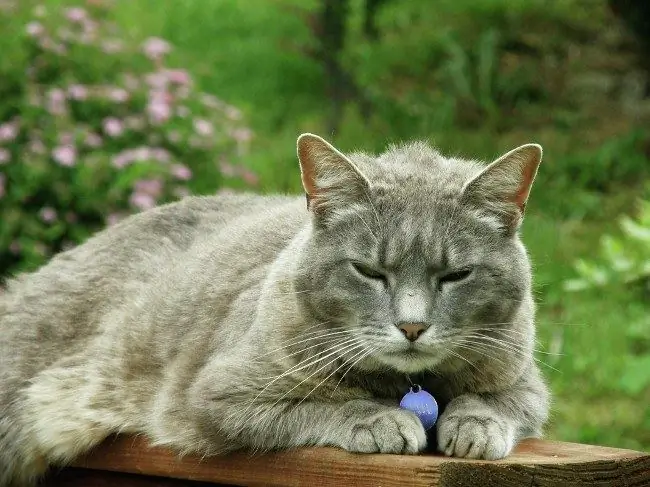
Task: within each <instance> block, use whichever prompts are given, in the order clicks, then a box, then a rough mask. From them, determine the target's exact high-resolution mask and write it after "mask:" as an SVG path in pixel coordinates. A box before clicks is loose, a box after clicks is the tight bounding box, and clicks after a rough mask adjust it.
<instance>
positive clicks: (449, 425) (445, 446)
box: [437, 414, 515, 460]
mask: <svg viewBox="0 0 650 487" xmlns="http://www.w3.org/2000/svg"><path fill="white" fill-rule="evenodd" d="M437 439H438V449H439V450H440V451H441V452H442V453H444V454H445V455H447V456H454V457H461V458H476V459H479V458H480V459H485V460H498V459H500V458H503V457H505V456H507V455H508V454H509V453H510V451H511V450H512V448H513V446H514V444H515V428H514V426H513V425H511V424H509V422H507V421H500V420H498V419H496V418H490V417H487V416H483V415H480V416H479V415H469V414H468V415H449V416H445V415H443V416H442V417H441V418H440V421H439V423H438V434H437Z"/></svg>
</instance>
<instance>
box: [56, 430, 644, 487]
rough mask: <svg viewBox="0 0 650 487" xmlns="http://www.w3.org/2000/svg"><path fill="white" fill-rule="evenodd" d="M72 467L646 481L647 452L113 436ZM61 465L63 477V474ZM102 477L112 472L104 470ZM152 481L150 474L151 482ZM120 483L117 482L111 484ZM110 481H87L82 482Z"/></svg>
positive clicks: (252, 482)
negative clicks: (255, 451)
mask: <svg viewBox="0 0 650 487" xmlns="http://www.w3.org/2000/svg"><path fill="white" fill-rule="evenodd" d="M75 467H77V469H75V471H77V472H86V475H91V474H90V473H88V472H92V471H105V472H120V473H122V474H139V475H146V476H149V477H153V478H155V477H165V478H169V479H181V480H183V481H189V482H188V483H187V484H184V483H181V484H177V483H175V484H172V483H169V484H165V483H160V484H146V483H142V484H135V483H133V484H129V483H126V482H124V483H123V485H125V486H126V485H134V486H136V485H142V486H148V485H170V486H172V485H194V484H192V483H191V482H210V483H213V484H231V485H241V486H302V485H316V486H318V487H341V486H359V487H364V486H368V487H370V486H372V487H375V486H382V487H404V486H438V487H461V486H462V487H474V486H476V487H478V486H481V487H485V486H492V485H494V486H504V487H509V486H521V485H525V486H539V487H545V486H549V487H550V486H552V487H560V486H581V487H584V486H586V485H594V486H599V487H605V486H621V487H623V486H625V487H641V486H650V455H649V454H647V453H641V452H635V451H631V450H621V449H616V448H607V447H599V446H591V445H580V444H575V443H562V442H553V441H541V440H533V439H530V440H525V441H523V442H522V443H521V444H520V445H519V446H518V447H517V449H516V451H515V452H514V453H513V454H512V455H511V456H509V457H508V458H507V459H504V460H501V461H498V462H487V461H471V460H462V459H452V458H446V457H442V456H436V455H420V456H406V455H355V454H351V453H346V452H343V451H340V450H336V449H332V448H307V449H301V450H294V451H289V452H279V453H271V454H265V455H258V456H251V455H247V454H243V453H242V454H234V455H229V456H225V457H211V458H205V459H201V458H198V457H193V456H187V457H183V458H180V457H178V456H176V455H174V454H173V453H171V452H170V451H168V450H166V449H163V448H150V447H148V445H147V442H146V440H144V439H142V438H131V437H116V438H110V439H109V440H107V441H106V442H104V443H103V444H102V445H100V446H99V447H98V448H97V449H95V450H94V451H93V452H92V453H91V454H90V455H88V456H86V457H84V458H81V459H79V460H78V461H77V462H76V463H75ZM66 472H69V470H68V471H66V470H64V471H63V473H62V474H60V475H67V473H66ZM105 475H111V474H109V473H106V474H105ZM148 481H151V479H148ZM118 484H122V482H116V483H114V484H112V485H118ZM45 485H47V486H52V487H53V486H63V485H70V486H72V485H88V486H91V485H97V486H103V485H107V484H103V483H99V481H97V482H89V483H86V484H83V483H79V484H52V483H46V484H45Z"/></svg>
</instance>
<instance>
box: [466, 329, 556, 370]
mask: <svg viewBox="0 0 650 487" xmlns="http://www.w3.org/2000/svg"><path fill="white" fill-rule="evenodd" d="M482 338H486V337H482ZM467 343H472V344H473V345H477V346H479V347H482V348H483V349H490V348H491V349H493V350H499V351H502V352H511V353H515V354H517V355H521V356H526V355H527V354H528V352H529V350H528V349H525V348H515V347H513V346H512V345H514V344H505V343H499V344H497V343H487V342H484V341H483V342H477V341H468V342H467ZM509 346H510V348H508V347H509ZM477 352H478V353H481V352H479V351H478V350H477ZM486 356H488V355H486ZM489 357H490V358H493V359H495V360H499V359H498V357H496V356H494V355H492V356H489ZM532 359H533V360H534V361H535V362H537V363H539V364H541V365H544V366H546V367H548V368H549V369H551V370H554V371H555V372H558V373H562V371H561V370H558V369H556V368H555V367H553V366H552V365H550V364H548V363H546V362H544V361H543V360H541V359H539V358H537V357H535V356H534V355H533V356H532ZM499 361H500V360H499ZM502 363H503V362H502Z"/></svg>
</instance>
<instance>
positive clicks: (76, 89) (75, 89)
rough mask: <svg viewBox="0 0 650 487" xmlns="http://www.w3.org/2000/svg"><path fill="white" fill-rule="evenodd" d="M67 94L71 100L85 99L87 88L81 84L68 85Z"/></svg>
mask: <svg viewBox="0 0 650 487" xmlns="http://www.w3.org/2000/svg"><path fill="white" fill-rule="evenodd" d="M68 95H69V96H70V98H72V99H73V100H85V99H86V98H88V89H87V88H86V87H85V86H83V85H70V87H69V88H68Z"/></svg>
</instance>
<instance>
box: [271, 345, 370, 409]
mask: <svg viewBox="0 0 650 487" xmlns="http://www.w3.org/2000/svg"><path fill="white" fill-rule="evenodd" d="M359 347H363V345H362V344H360V343H358V342H356V343H353V344H351V345H346V346H345V347H343V348H341V349H340V350H338V351H337V352H336V353H338V354H339V355H338V356H337V357H334V358H333V359H332V360H330V361H329V362H327V363H325V364H324V365H321V366H320V367H319V368H317V369H316V370H315V371H314V372H312V373H311V374H309V375H308V376H307V377H305V378H304V379H302V380H301V381H300V382H298V384H296V385H295V386H293V387H292V388H291V389H289V390H288V391H286V392H285V393H284V394H282V396H280V397H279V398H278V399H277V400H276V401H275V402H274V403H273V404H271V405H270V406H269V408H268V409H269V410H273V408H274V407H275V406H276V405H277V404H279V403H280V401H282V400H283V399H284V398H285V397H287V396H288V395H289V394H291V393H292V392H293V391H295V390H296V389H297V388H298V387H300V386H301V385H302V384H303V383H305V382H306V381H307V380H309V379H311V378H312V377H313V376H314V375H316V374H318V373H319V372H320V371H321V370H323V369H325V368H327V367H328V366H329V365H331V364H332V363H334V362H336V361H337V360H340V358H341V357H342V353H344V352H352V351H354V350H355V349H357V348H359ZM331 355H332V354H329V355H328V356H331ZM324 358H325V357H323V359H324ZM319 361H320V360H319Z"/></svg>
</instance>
